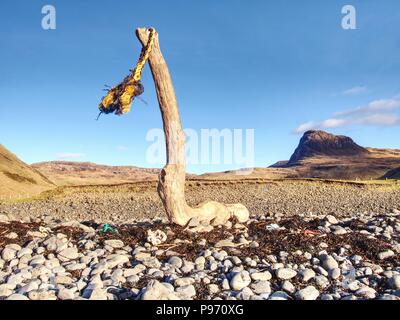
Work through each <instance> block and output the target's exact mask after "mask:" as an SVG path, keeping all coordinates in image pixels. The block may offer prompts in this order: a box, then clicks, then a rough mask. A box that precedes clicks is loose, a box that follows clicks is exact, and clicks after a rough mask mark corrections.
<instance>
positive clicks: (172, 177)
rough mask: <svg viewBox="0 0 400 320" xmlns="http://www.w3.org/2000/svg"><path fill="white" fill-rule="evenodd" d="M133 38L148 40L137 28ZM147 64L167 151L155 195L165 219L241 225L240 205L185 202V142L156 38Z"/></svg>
mask: <svg viewBox="0 0 400 320" xmlns="http://www.w3.org/2000/svg"><path fill="white" fill-rule="evenodd" d="M136 35H137V37H138V39H139V41H140V42H141V43H142V46H145V45H146V44H147V41H148V37H149V30H148V29H145V28H139V29H137V30H136ZM149 64H150V68H151V73H152V75H153V79H154V84H155V88H156V91H157V98H158V102H159V106H160V111H161V115H162V120H163V127H164V133H165V139H166V148H167V164H166V166H165V167H164V168H163V169H162V170H161V173H160V176H159V182H158V187H157V191H158V194H159V196H160V198H161V200H162V202H163V205H164V208H165V211H166V214H167V216H168V219H169V220H170V221H171V222H173V223H176V224H178V225H181V226H184V225H186V224H187V223H188V222H189V221H190V220H191V219H192V218H197V219H198V220H199V221H207V222H208V223H212V224H214V225H215V224H223V223H225V222H226V221H227V220H229V219H230V218H231V217H236V218H237V219H238V220H239V221H240V222H244V221H246V220H247V219H248V217H249V212H248V210H247V209H246V207H244V206H243V205H241V204H229V205H226V204H222V203H218V202H215V201H208V202H204V203H202V204H200V205H199V206H197V207H195V208H192V207H190V206H189V205H188V204H187V203H186V199H185V178H186V168H185V167H186V166H185V142H186V137H185V134H184V132H183V130H182V124H181V120H180V116H179V110H178V103H177V101H176V96H175V90H174V87H173V84H172V79H171V76H170V73H169V71H168V66H167V63H166V62H165V60H164V57H163V55H162V53H161V50H160V46H159V41H158V34H156V36H155V39H154V43H153V48H152V50H151V53H150V56H149Z"/></svg>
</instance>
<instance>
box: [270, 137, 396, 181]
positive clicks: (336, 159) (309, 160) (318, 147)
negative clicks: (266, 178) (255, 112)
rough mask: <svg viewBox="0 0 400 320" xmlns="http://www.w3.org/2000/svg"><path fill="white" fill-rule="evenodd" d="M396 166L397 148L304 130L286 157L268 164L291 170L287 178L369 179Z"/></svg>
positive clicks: (378, 176) (379, 176)
mask: <svg viewBox="0 0 400 320" xmlns="http://www.w3.org/2000/svg"><path fill="white" fill-rule="evenodd" d="M399 166H400V150H396V149H376V148H365V147H361V146H359V145H358V144H357V143H355V142H354V141H353V140H352V139H351V138H350V137H346V136H341V135H333V134H330V133H328V132H324V131H307V132H305V133H304V135H303V137H302V138H301V139H300V142H299V145H298V147H297V148H296V150H295V151H294V153H293V155H292V156H291V157H290V160H289V161H287V162H286V161H279V162H277V163H276V164H274V165H273V166H271V167H273V168H286V169H291V170H292V172H291V173H289V172H288V175H287V177H288V178H322V179H343V180H354V179H360V180H369V179H380V178H381V177H382V176H384V175H385V174H386V173H387V172H388V171H389V170H392V169H394V168H398V167H399ZM293 171H295V174H293Z"/></svg>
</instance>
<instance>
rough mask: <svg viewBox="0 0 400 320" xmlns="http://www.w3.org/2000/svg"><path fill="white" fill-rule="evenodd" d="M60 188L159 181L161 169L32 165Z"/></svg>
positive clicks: (70, 163)
mask: <svg viewBox="0 0 400 320" xmlns="http://www.w3.org/2000/svg"><path fill="white" fill-rule="evenodd" d="M32 167H33V168H35V169H36V170H38V171H40V172H41V173H42V174H43V175H45V176H46V177H48V178H49V179H50V180H51V181H53V182H54V183H55V184H57V185H59V186H66V185H91V184H93V185H99V184H119V183H128V182H137V181H147V180H157V179H158V173H159V169H148V168H139V167H134V166H108V165H101V164H96V163H92V162H73V161H49V162H40V163H35V164H33V165H32Z"/></svg>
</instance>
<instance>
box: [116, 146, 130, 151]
mask: <svg viewBox="0 0 400 320" xmlns="http://www.w3.org/2000/svg"><path fill="white" fill-rule="evenodd" d="M117 150H118V151H121V152H125V151H128V150H129V148H128V147H126V146H118V147H117Z"/></svg>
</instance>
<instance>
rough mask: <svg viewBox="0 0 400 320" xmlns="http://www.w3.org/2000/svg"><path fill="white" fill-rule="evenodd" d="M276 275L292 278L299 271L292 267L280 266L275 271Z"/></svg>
mask: <svg viewBox="0 0 400 320" xmlns="http://www.w3.org/2000/svg"><path fill="white" fill-rule="evenodd" d="M275 273H276V276H277V277H278V278H279V279H282V280H289V279H292V278H293V277H295V276H296V275H297V271H295V270H293V269H290V268H279V269H277V270H276V271H275Z"/></svg>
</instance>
